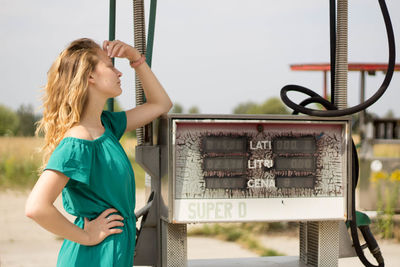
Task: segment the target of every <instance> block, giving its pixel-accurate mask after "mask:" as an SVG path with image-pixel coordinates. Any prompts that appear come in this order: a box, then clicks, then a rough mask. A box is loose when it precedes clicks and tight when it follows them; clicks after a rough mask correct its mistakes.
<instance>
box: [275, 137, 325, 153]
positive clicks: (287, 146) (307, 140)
mask: <svg viewBox="0 0 400 267" xmlns="http://www.w3.org/2000/svg"><path fill="white" fill-rule="evenodd" d="M272 147H273V152H274V153H278V154H285V153H306V154H313V153H315V152H316V150H317V144H316V141H315V138H314V137H312V136H300V137H279V138H276V139H275V140H274V141H273V146H272Z"/></svg>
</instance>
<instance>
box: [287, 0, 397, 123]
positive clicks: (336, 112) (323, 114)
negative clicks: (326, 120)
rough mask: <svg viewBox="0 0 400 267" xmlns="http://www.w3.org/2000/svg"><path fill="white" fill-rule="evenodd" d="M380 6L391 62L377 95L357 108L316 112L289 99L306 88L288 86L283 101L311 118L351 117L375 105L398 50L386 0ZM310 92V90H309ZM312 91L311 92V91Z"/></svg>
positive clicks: (388, 79)
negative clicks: (293, 92)
mask: <svg viewBox="0 0 400 267" xmlns="http://www.w3.org/2000/svg"><path fill="white" fill-rule="evenodd" d="M378 2H379V6H380V8H381V12H382V15H383V19H384V22H385V27H386V34H387V39H388V45H389V62H388V69H387V72H386V75H385V79H384V80H383V82H382V84H381V86H380V88H379V89H378V91H376V93H375V94H374V95H373V96H371V97H370V98H369V99H367V100H366V101H365V102H363V103H360V104H358V105H356V106H353V107H350V108H345V109H340V110H316V109H310V108H306V107H303V106H301V105H298V104H296V103H294V102H293V101H291V100H290V99H289V97H288V96H287V93H288V92H289V91H296V92H304V91H306V90H305V89H307V88H305V87H302V86H299V85H286V86H285V87H283V88H282V89H281V99H282V101H283V102H284V103H285V104H286V105H287V106H288V107H290V108H291V109H293V110H295V111H298V112H301V113H303V114H307V115H310V116H320V117H336V116H345V115H351V114H354V113H357V112H360V111H361V110H365V109H366V108H368V107H369V106H371V105H372V104H374V103H375V102H376V101H378V99H379V98H380V97H381V96H382V95H383V94H384V93H385V91H386V89H387V88H388V86H389V84H390V81H391V79H392V76H393V72H394V67H395V61H396V49H395V40H394V33H393V27H392V23H391V20H390V16H389V11H388V9H387V6H386V3H385V1H384V0H378ZM307 90H309V89H307ZM309 91H311V90H309ZM311 92H312V91H311Z"/></svg>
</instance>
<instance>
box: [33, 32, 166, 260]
mask: <svg viewBox="0 0 400 267" xmlns="http://www.w3.org/2000/svg"><path fill="white" fill-rule="evenodd" d="M113 57H119V58H126V59H128V60H129V62H130V65H131V66H132V67H133V68H135V71H136V73H137V74H138V75H139V78H140V80H141V82H142V85H143V88H144V92H145V95H146V100H147V102H146V103H145V104H143V105H141V106H138V107H135V108H133V109H130V110H128V111H126V112H109V111H103V107H104V105H105V102H106V100H107V99H108V98H111V97H116V96H118V95H120V94H121V92H122V91H121V82H120V77H121V75H122V73H121V72H119V71H118V70H117V69H116V68H115V67H114V66H113V64H112V62H111V58H113ZM43 100H44V104H43V107H44V110H43V119H42V120H41V121H40V123H39V127H38V132H39V131H42V132H44V134H45V145H44V148H43V149H44V163H43V168H42V169H43V172H42V173H41V175H40V177H39V179H38V181H37V183H36V185H35V186H34V188H33V190H32V192H31V194H30V195H29V198H28V200H27V203H26V209H25V213H26V215H27V216H28V217H29V218H32V219H33V220H34V221H36V222H37V223H38V224H40V225H41V226H42V227H44V228H45V229H47V230H48V231H50V232H52V233H54V234H56V235H58V236H61V237H63V238H65V240H64V243H63V245H62V247H61V250H60V253H59V256H58V261H57V266H65V267H72V266H84V267H89V266H96V267H99V266H100V267H101V266H104V267H105V266H107V267H109V266H124V267H125V266H132V265H133V256H134V248H135V236H136V218H135V214H134V209H135V180H134V174H133V170H132V167H131V164H130V162H129V160H128V157H127V156H126V154H125V152H124V150H123V148H122V147H121V145H120V143H119V141H118V140H119V139H120V138H121V136H122V135H123V133H124V132H126V131H132V130H135V129H136V128H139V127H141V126H143V125H145V124H147V123H149V122H151V121H152V120H154V119H155V118H157V117H158V116H160V115H161V114H163V113H166V112H168V111H169V109H170V108H171V106H172V103H171V100H170V99H169V97H168V95H167V93H166V92H165V91H164V89H163V87H162V86H161V84H160V83H159V82H158V80H157V78H156V77H155V76H154V74H153V73H152V71H151V70H150V68H149V66H148V65H147V64H146V62H145V58H144V56H142V55H141V54H140V53H139V52H138V50H137V49H135V48H133V47H132V46H129V45H127V44H125V43H123V42H121V41H104V43H103V47H100V46H99V45H98V44H96V43H95V42H93V41H92V40H90V39H79V40H76V41H73V42H72V43H71V44H70V45H69V46H68V47H67V48H66V49H65V50H64V51H63V52H62V53H61V54H60V55H59V57H58V58H57V60H56V61H55V62H54V64H53V65H52V67H51V68H50V70H49V72H48V81H47V85H46V87H45V95H44V97H43ZM61 192H62V196H63V205H64V208H65V210H66V211H67V212H68V213H70V214H72V215H75V216H77V218H76V220H75V223H74V224H73V223H71V222H69V221H68V220H67V219H66V218H65V217H64V216H63V215H62V214H61V213H60V212H59V211H58V210H57V209H56V208H55V207H54V205H53V203H54V201H55V199H56V198H57V196H58V195H59V194H60V193H61ZM149 242H152V241H151V240H149Z"/></svg>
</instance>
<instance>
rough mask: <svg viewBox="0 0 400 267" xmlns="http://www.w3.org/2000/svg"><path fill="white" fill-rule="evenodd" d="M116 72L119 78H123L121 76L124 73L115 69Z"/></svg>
mask: <svg viewBox="0 0 400 267" xmlns="http://www.w3.org/2000/svg"><path fill="white" fill-rule="evenodd" d="M115 72H116V73H117V76H118V77H121V76H122V72H120V71H119V70H117V69H115Z"/></svg>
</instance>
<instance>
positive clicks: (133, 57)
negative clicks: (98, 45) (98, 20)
mask: <svg viewBox="0 0 400 267" xmlns="http://www.w3.org/2000/svg"><path fill="white" fill-rule="evenodd" d="M103 50H104V51H105V52H106V53H107V55H108V56H109V57H111V58H113V57H120V58H127V59H128V60H129V61H137V60H139V59H140V57H141V54H140V52H139V51H138V50H137V49H136V48H134V47H132V46H130V45H128V44H126V43H124V42H121V41H119V40H115V41H104V42H103Z"/></svg>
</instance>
